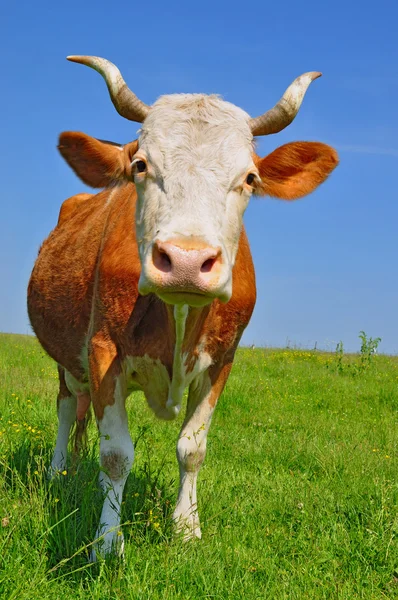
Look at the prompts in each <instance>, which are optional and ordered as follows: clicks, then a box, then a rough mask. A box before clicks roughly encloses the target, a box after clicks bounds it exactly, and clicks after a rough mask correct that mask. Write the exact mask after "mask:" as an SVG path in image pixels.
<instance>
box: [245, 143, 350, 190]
mask: <svg viewBox="0 0 398 600" xmlns="http://www.w3.org/2000/svg"><path fill="white" fill-rule="evenodd" d="M255 163H256V166H257V168H258V171H259V174H260V177H261V181H262V184H260V185H259V186H258V187H257V188H256V191H255V193H256V194H258V195H266V196H272V197H274V198H281V199H284V200H296V199H297V198H302V197H303V196H306V195H307V194H310V193H311V192H313V191H314V190H315V189H316V188H317V187H318V185H320V184H321V183H323V182H324V181H325V179H326V178H327V177H328V176H329V175H330V173H331V172H332V171H333V169H334V168H335V167H336V166H337V165H338V163H339V158H338V155H337V152H336V151H335V150H334V149H333V148H331V147H330V146H327V145H326V144H321V143H319V142H292V143H291V144H285V145H284V146H281V147H280V148H277V149H276V150H274V152H271V154H269V155H268V156H265V157H264V158H260V157H258V156H256V157H255Z"/></svg>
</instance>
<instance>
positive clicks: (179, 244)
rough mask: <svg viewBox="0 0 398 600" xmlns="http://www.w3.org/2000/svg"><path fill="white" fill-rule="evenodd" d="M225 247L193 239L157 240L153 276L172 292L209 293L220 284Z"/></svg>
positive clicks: (153, 260) (153, 255)
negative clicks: (222, 256) (217, 246)
mask: <svg viewBox="0 0 398 600" xmlns="http://www.w3.org/2000/svg"><path fill="white" fill-rule="evenodd" d="M221 265H222V261H221V250H220V248H213V247H211V246H206V245H204V244H203V243H202V242H197V241H192V240H190V241H189V240H172V241H168V242H160V241H159V240H157V241H156V242H155V243H154V246H153V251H152V269H151V270H152V271H153V272H152V275H154V279H156V280H157V282H158V285H161V286H162V287H166V288H168V289H169V290H170V291H186V292H202V293H206V292H209V291H211V290H212V289H213V288H215V287H217V284H218V281H219V277H220V270H221Z"/></svg>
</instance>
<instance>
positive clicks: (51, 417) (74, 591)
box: [0, 334, 398, 600]
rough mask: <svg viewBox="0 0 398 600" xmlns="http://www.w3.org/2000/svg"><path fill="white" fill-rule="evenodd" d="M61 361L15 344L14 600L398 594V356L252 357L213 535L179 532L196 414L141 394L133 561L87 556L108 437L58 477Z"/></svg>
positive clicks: (0, 518) (14, 339) (221, 453)
mask: <svg viewBox="0 0 398 600" xmlns="http://www.w3.org/2000/svg"><path fill="white" fill-rule="evenodd" d="M56 394H57V378H56V367H55V364H54V363H53V362H52V361H51V359H50V358H49V357H48V356H46V355H45V353H44V352H43V351H42V350H41V348H40V346H39V344H38V343H37V341H36V340H35V339H34V338H33V337H28V336H16V335H15V336H14V335H5V334H3V335H0V598H1V599H3V598H4V599H7V600H11V599H17V600H27V599H32V600H33V599H35V600H36V599H38V598H40V599H43V600H47V599H54V600H56V599H57V600H58V599H60V600H63V599H68V600H71V599H73V600H74V599H75V598H76V599H79V598H90V599H98V600H108V599H118V600H119V599H121V600H127V599H131V600H137V599H143V600H146V599H151V600H157V599H162V600H173V599H177V598H178V599H182V600H190V599H192V600H196V599H198V600H199V599H205V598H212V599H228V600H230V599H231V600H235V599H236V600H238V599H242V600H250V599H258V600H264V599H270V600H279V599H285V598H286V599H297V600H307V599H309V600H312V599H318V598H319V599H320V598H322V599H324V598H325V599H326V598H330V599H333V600H335V599H347V600H353V599H357V598H366V599H379V598H380V599H381V598H388V599H391V598H398V544H397V539H398V472H397V466H398V427H397V425H398V357H390V356H381V355H380V356H378V355H376V356H371V357H369V356H368V357H366V356H361V355H349V356H346V355H344V354H342V353H341V352H340V353H339V354H336V355H335V354H330V353H322V352H318V351H303V350H273V349H265V350H264V349H254V350H251V349H244V348H243V349H241V350H239V352H238V354H237V358H236V361H235V365H234V369H233V371H232V374H231V377H230V379H229V382H228V384H227V387H226V390H225V392H224V394H223V396H222V397H221V400H220V402H219V405H218V407H217V410H216V414H215V417H214V419H213V423H212V426H211V429H210V434H209V439H208V453H207V458H206V461H205V464H204V466H203V468H202V470H201V473H200V475H199V510H200V515H201V521H202V533H203V539H202V541H200V542H199V541H198V542H193V543H187V544H184V543H183V542H182V541H181V540H180V539H178V538H173V536H172V524H171V513H172V511H173V505H174V502H175V499H176V494H177V489H178V467H177V461H176V458H175V443H176V439H177V434H178V430H179V427H180V424H181V418H182V415H180V417H179V418H178V419H177V420H176V421H175V422H173V423H164V422H161V421H157V420H156V419H155V417H154V416H153V415H152V413H151V412H150V410H149V409H148V408H147V406H146V403H145V401H144V399H143V397H142V396H141V395H140V394H135V395H133V396H131V397H130V398H129V400H128V412H129V419H130V430H131V433H132V437H133V440H134V441H135V444H136V461H135V463H134V467H133V470H132V472H131V475H130V477H129V479H128V481H127V485H126V489H125V497H124V503H123V516H122V521H123V523H124V526H123V529H124V535H125V542H126V547H125V560H124V561H118V560H116V559H114V560H113V561H102V562H99V563H97V564H95V565H92V564H89V563H88V562H87V554H88V549H89V544H90V542H92V540H93V536H94V533H95V530H96V527H97V524H98V520H99V515H100V510H101V494H100V492H99V490H98V486H97V478H98V472H99V468H98V462H97V457H98V443H97V442H98V439H97V433H96V428H95V426H94V424H92V425H91V426H90V430H89V437H90V445H89V447H88V449H87V451H86V452H85V454H84V456H83V458H82V459H81V460H80V461H79V462H78V463H77V464H76V465H70V467H69V468H68V469H67V471H65V472H64V474H61V475H60V476H59V478H58V480H56V481H54V482H52V483H48V482H47V479H46V468H47V466H48V464H49V463H50V460H51V453H52V449H53V447H54V444H55V436H56V427H57V418H56V407H55V399H56Z"/></svg>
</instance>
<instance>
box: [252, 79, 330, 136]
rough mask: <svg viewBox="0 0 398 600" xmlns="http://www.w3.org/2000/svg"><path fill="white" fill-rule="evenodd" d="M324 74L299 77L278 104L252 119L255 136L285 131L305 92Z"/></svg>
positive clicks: (295, 113)
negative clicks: (312, 82)
mask: <svg viewBox="0 0 398 600" xmlns="http://www.w3.org/2000/svg"><path fill="white" fill-rule="evenodd" d="M321 75H322V73H319V72H318V71H310V72H309V73H304V74H303V75H300V77H297V79H295V80H294V81H293V83H292V84H291V85H289V87H288V88H287V90H286V92H285V93H284V94H283V96H282V98H281V99H280V100H279V102H278V103H277V104H275V106H274V107H273V108H271V109H270V110H268V111H267V112H266V113H264V114H263V115H261V116H259V117H255V118H253V119H250V127H251V130H252V134H253V135H269V134H270V133H278V131H282V129H285V127H287V126H288V125H290V123H291V122H292V121H293V119H294V117H295V116H296V115H297V113H298V111H299V109H300V106H301V103H302V101H303V98H304V95H305V92H306V91H307V89H308V86H309V85H310V83H311V81H314V79H317V78H318V77H320V76H321Z"/></svg>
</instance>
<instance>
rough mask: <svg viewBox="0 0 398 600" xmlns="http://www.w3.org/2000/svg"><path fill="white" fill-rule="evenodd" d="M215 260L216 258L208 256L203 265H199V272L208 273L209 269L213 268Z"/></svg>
mask: <svg viewBox="0 0 398 600" xmlns="http://www.w3.org/2000/svg"><path fill="white" fill-rule="evenodd" d="M215 262H216V258H215V257H214V258H208V259H207V260H205V262H204V263H203V265H202V266H201V267H200V272H201V273H210V271H211V270H212V268H213V265H214V263H215Z"/></svg>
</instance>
